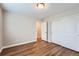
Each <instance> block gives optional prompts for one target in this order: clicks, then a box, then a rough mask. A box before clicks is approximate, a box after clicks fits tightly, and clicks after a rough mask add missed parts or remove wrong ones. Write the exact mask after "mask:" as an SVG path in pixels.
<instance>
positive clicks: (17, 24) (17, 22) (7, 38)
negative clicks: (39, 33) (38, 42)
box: [3, 12, 36, 47]
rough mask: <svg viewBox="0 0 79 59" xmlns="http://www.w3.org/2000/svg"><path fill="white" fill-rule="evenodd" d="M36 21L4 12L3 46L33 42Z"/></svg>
mask: <svg viewBox="0 0 79 59" xmlns="http://www.w3.org/2000/svg"><path fill="white" fill-rule="evenodd" d="M35 23H36V20H35V19H33V18H30V17H27V16H26V15H20V14H15V13H8V12H5V14H4V40H3V43H4V44H3V46H4V47H7V46H12V45H18V44H22V43H29V42H34V41H35Z"/></svg>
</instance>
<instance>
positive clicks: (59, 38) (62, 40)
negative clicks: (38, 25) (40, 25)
mask: <svg viewBox="0 0 79 59" xmlns="http://www.w3.org/2000/svg"><path fill="white" fill-rule="evenodd" d="M52 42H54V43H57V44H59V45H62V46H64V47H67V48H71V49H74V48H75V44H74V42H75V20H74V19H73V18H72V17H61V18H57V19H55V20H53V21H52Z"/></svg>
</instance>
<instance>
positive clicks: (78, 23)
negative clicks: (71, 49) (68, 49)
mask: <svg viewBox="0 0 79 59" xmlns="http://www.w3.org/2000/svg"><path fill="white" fill-rule="evenodd" d="M75 20H76V23H75V24H76V27H75V28H76V40H75V49H76V50H78V51H79V15H78V16H76V19H75Z"/></svg>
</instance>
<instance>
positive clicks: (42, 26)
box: [41, 22, 47, 41]
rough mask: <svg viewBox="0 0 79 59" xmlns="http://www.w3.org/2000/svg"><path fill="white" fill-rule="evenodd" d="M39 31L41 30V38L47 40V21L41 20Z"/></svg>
mask: <svg viewBox="0 0 79 59" xmlns="http://www.w3.org/2000/svg"><path fill="white" fill-rule="evenodd" d="M41 29H42V30H41V31H42V40H45V41H47V23H46V22H42V24H41Z"/></svg>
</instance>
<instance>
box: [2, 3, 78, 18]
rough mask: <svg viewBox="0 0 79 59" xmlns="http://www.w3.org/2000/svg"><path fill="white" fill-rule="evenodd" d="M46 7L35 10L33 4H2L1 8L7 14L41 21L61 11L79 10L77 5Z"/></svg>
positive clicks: (54, 4)
mask: <svg viewBox="0 0 79 59" xmlns="http://www.w3.org/2000/svg"><path fill="white" fill-rule="evenodd" d="M47 5H48V7H47V8H46V9H37V8H35V7H34V3H3V4H2V8H3V9H4V10H5V11H7V12H12V13H17V14H23V15H27V16H30V17H36V18H38V17H39V18H41V19H43V18H46V17H48V16H50V15H52V16H53V15H56V14H58V13H62V12H63V11H69V10H72V9H77V8H78V9H79V4H78V3H47Z"/></svg>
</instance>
